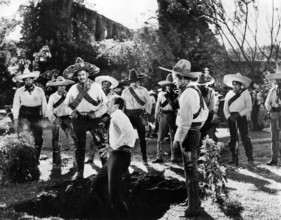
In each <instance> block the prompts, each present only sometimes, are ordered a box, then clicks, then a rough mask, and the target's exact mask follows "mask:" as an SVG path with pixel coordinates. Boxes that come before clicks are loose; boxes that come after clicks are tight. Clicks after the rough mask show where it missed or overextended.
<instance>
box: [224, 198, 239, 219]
mask: <svg viewBox="0 0 281 220" xmlns="http://www.w3.org/2000/svg"><path fill="white" fill-rule="evenodd" d="M219 208H220V209H221V211H222V212H223V213H224V214H225V215H226V216H228V217H230V218H233V219H243V218H242V216H241V213H242V212H243V210H244V207H243V206H242V204H241V203H240V202H238V201H231V200H230V199H228V200H226V201H224V202H223V203H222V204H221V205H219Z"/></svg>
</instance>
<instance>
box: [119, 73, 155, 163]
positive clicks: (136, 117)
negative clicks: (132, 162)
mask: <svg viewBox="0 0 281 220" xmlns="http://www.w3.org/2000/svg"><path fill="white" fill-rule="evenodd" d="M145 77H146V76H145V75H140V74H139V75H138V74H137V72H136V71H135V70H131V71H130V72H129V79H128V80H127V81H128V82H130V86H129V88H126V89H124V90H123V92H122V98H123V99H124V101H125V113H126V115H127V116H128V117H129V119H130V121H131V123H132V125H133V126H134V128H136V129H137V132H138V136H139V140H140V147H141V153H142V160H143V164H144V165H148V163H147V155H146V140H145V124H146V123H147V122H146V119H145V116H146V115H148V114H151V110H152V104H151V100H150V97H149V94H148V91H147V89H146V88H144V87H142V86H140V84H141V80H142V79H143V78H145Z"/></svg>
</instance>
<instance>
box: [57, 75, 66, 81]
mask: <svg viewBox="0 0 281 220" xmlns="http://www.w3.org/2000/svg"><path fill="white" fill-rule="evenodd" d="M55 81H56V82H63V81H65V78H64V77H62V76H58V77H57V79H56V80H55Z"/></svg>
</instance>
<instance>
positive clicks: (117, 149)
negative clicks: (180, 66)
mask: <svg viewBox="0 0 281 220" xmlns="http://www.w3.org/2000/svg"><path fill="white" fill-rule="evenodd" d="M123 108H124V100H123V99H122V98H121V97H120V96H114V97H113V98H112V99H110V101H109V108H108V114H109V115H110V117H111V120H110V127H109V145H108V144H107V146H106V148H103V149H101V150H100V151H102V156H108V155H109V157H108V160H107V163H106V164H105V166H103V167H102V168H101V170H100V171H99V173H98V174H97V176H96V177H95V179H94V182H93V188H94V189H96V191H97V193H100V192H102V191H103V190H102V188H103V187H104V182H107V184H108V193H109V201H110V204H111V207H112V209H113V211H114V214H115V218H116V219H120V220H121V219H122V220H124V219H128V217H129V216H128V208H127V206H126V204H125V203H124V201H123V200H122V198H121V184H122V176H123V174H125V173H126V172H128V167H129V165H130V163H131V152H132V148H133V147H134V145H135V140H136V137H135V132H134V128H133V126H132V124H131V122H130V120H129V118H128V117H127V116H126V115H125V114H124V113H123V111H122V109H123Z"/></svg>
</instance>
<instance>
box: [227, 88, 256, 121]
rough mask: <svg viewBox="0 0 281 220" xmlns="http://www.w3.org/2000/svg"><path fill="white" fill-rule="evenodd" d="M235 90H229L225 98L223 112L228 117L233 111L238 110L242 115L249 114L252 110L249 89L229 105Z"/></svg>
mask: <svg viewBox="0 0 281 220" xmlns="http://www.w3.org/2000/svg"><path fill="white" fill-rule="evenodd" d="M235 94H236V93H234V92H233V90H231V91H229V92H228V93H227V94H226V96H225V99H224V106H223V112H224V116H225V118H226V119H228V118H229V117H230V116H231V114H230V113H231V112H238V113H239V114H240V115H241V116H247V115H248V114H249V113H250V112H251V111H252V99H251V95H250V93H249V91H248V90H245V91H244V92H242V94H241V95H240V97H239V98H238V99H236V100H235V101H234V102H232V104H231V105H230V106H229V105H228V101H229V100H230V99H231V98H232V97H233V96H235Z"/></svg>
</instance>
